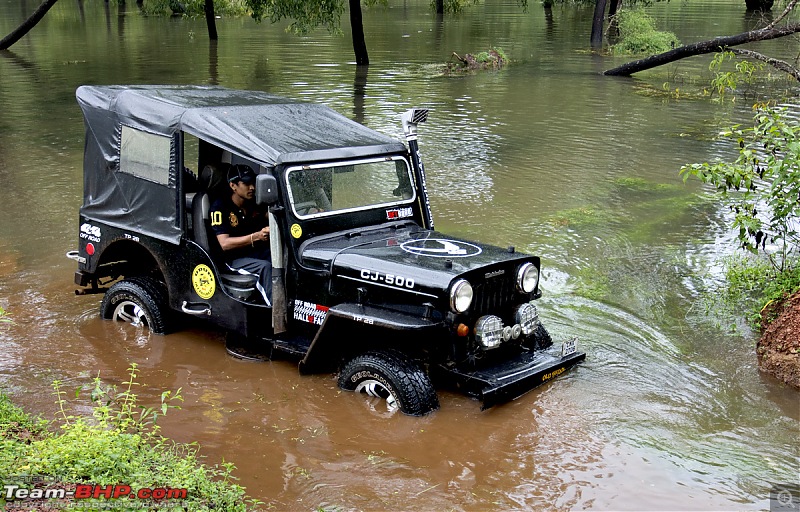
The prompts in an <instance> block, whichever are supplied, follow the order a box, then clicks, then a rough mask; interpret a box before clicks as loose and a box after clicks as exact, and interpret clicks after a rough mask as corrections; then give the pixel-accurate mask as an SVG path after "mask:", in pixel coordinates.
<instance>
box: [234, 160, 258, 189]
mask: <svg viewBox="0 0 800 512" xmlns="http://www.w3.org/2000/svg"><path fill="white" fill-rule="evenodd" d="M237 181H241V182H242V183H245V184H247V185H249V184H251V183H255V182H256V173H255V171H254V170H253V169H252V167H250V166H249V165H245V164H236V165H232V166H231V168H230V169H228V183H236V182H237Z"/></svg>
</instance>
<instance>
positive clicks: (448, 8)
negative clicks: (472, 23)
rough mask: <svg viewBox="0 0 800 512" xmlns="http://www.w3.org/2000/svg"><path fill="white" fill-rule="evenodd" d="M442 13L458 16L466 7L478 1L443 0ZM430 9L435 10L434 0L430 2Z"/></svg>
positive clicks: (478, 0)
mask: <svg viewBox="0 0 800 512" xmlns="http://www.w3.org/2000/svg"><path fill="white" fill-rule="evenodd" d="M443 1H444V12H446V13H451V14H458V13H460V12H461V11H463V10H464V9H465V8H466V7H467V6H470V5H476V4H478V3H479V2H480V0H443ZM431 9H436V0H431Z"/></svg>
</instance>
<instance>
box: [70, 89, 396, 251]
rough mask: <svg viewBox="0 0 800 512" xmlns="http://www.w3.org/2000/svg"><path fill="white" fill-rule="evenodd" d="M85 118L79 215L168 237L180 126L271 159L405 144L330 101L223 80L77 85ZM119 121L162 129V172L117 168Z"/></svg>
mask: <svg viewBox="0 0 800 512" xmlns="http://www.w3.org/2000/svg"><path fill="white" fill-rule="evenodd" d="M76 97H77V100H78V104H79V105H80V107H81V109H82V110H83V116H84V124H85V126H86V146H85V151H84V159H83V162H84V163H83V167H84V174H83V183H84V186H83V189H84V190H83V205H82V206H81V215H83V216H84V217H85V218H86V219H87V220H90V221H98V222H103V223H106V224H108V225H112V226H116V227H119V228H121V229H129V230H133V231H136V232H138V233H143V234H146V235H149V236H153V237H155V238H159V239H162V240H166V241H169V242H172V243H176V244H177V243H179V242H180V239H181V235H182V228H181V221H180V211H179V209H180V206H179V205H180V204H181V203H180V201H179V200H178V198H177V196H176V190H177V184H178V181H179V177H180V171H181V170H179V169H178V167H179V163H178V162H179V161H180V158H179V157H180V153H179V148H178V144H177V142H178V138H177V137H175V135H176V134H177V133H179V132H186V133H189V134H191V135H193V136H195V137H198V138H200V139H203V140H205V141H206V142H208V143H211V144H213V145H214V146H217V147H219V148H222V149H224V150H227V151H230V152H231V153H232V154H235V155H239V156H240V157H244V158H245V159H248V160H250V161H253V162H257V163H258V164H260V165H262V166H264V167H266V168H269V167H274V166H276V165H278V164H282V163H300V162H313V161H320V160H334V159H344V158H358V157H363V156H373V155H384V154H390V153H401V152H405V151H406V149H405V145H404V144H403V143H402V142H400V141H397V140H395V139H392V138H390V137H388V136H385V135H382V134H380V133H378V132H376V131H374V130H371V129H369V128H367V127H365V126H363V125H360V124H358V123H356V122H354V121H351V120H349V119H347V118H346V117H344V116H342V115H340V114H338V113H336V112H335V111H333V110H332V109H330V108H328V107H326V106H324V105H317V104H313V103H305V102H300V101H296V100H291V99H288V98H282V97H280V96H274V95H271V94H267V93H264V92H259V91H238V90H232V89H226V88H223V87H206V86H192V85H188V86H173V85H167V86H157V85H111V86H82V87H79V88H78V90H77V92H76ZM123 126H127V127H130V128H135V129H138V130H142V131H145V132H149V133H155V134H159V135H164V136H166V137H170V138H171V140H172V143H171V147H170V150H169V169H163V171H164V176H166V178H165V179H163V178H162V180H161V182H157V181H148V180H147V179H142V178H141V177H137V176H133V175H131V174H127V173H124V172H118V171H119V166H120V147H121V145H122V132H123Z"/></svg>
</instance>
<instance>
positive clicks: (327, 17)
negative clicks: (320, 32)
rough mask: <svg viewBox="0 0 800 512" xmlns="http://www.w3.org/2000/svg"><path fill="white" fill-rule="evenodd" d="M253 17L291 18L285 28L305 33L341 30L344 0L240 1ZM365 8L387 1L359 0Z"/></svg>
mask: <svg viewBox="0 0 800 512" xmlns="http://www.w3.org/2000/svg"><path fill="white" fill-rule="evenodd" d="M244 1H245V3H246V4H247V7H248V8H249V9H250V10H251V14H252V16H253V19H254V20H256V21H258V22H260V21H262V20H263V19H264V18H268V19H269V20H270V21H271V22H272V23H276V22H278V21H281V20H284V19H287V20H292V21H291V23H290V25H289V26H288V27H287V30H289V31H291V32H294V33H296V34H307V33H309V32H311V31H312V30H314V29H316V28H319V27H324V28H325V29H327V30H328V32H331V33H338V32H340V31H341V29H340V26H341V23H342V14H343V13H344V11H345V4H346V3H347V2H345V1H344V0H244ZM362 1H363V4H364V5H365V6H367V7H374V6H376V5H387V4H388V0H362Z"/></svg>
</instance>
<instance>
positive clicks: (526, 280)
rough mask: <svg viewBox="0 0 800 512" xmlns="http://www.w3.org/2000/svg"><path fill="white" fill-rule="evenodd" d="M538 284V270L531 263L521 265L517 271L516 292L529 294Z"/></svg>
mask: <svg viewBox="0 0 800 512" xmlns="http://www.w3.org/2000/svg"><path fill="white" fill-rule="evenodd" d="M538 283H539V269H538V268H536V265H534V264H533V263H523V264H522V265H520V267H519V269H518V270H517V290H519V291H521V292H525V293H531V292H532V291H533V290H535V289H536V285H537V284H538Z"/></svg>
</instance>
